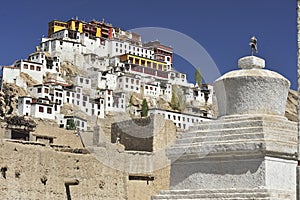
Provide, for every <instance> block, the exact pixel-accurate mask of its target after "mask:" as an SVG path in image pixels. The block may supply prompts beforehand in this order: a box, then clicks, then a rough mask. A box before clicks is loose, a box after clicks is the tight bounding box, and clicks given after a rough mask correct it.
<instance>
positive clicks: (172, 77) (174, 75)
mask: <svg viewBox="0 0 300 200" xmlns="http://www.w3.org/2000/svg"><path fill="white" fill-rule="evenodd" d="M168 74H169V76H168V82H169V83H171V84H173V85H180V86H185V87H189V86H190V83H188V81H187V78H186V74H185V73H180V72H177V71H175V70H172V71H170V72H168Z"/></svg>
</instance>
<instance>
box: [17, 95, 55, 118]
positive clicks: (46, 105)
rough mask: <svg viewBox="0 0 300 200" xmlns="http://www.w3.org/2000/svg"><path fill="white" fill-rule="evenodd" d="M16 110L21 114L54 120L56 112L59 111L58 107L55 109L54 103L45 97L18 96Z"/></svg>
mask: <svg viewBox="0 0 300 200" xmlns="http://www.w3.org/2000/svg"><path fill="white" fill-rule="evenodd" d="M18 112H19V114H21V115H26V116H32V117H35V118H43V119H52V120H54V119H56V118H55V114H56V112H58V113H60V107H57V110H56V111H55V107H54V104H53V103H51V102H50V100H49V99H46V98H38V99H35V98H32V97H19V99H18Z"/></svg>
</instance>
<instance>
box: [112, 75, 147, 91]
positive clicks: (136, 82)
mask: <svg viewBox="0 0 300 200" xmlns="http://www.w3.org/2000/svg"><path fill="white" fill-rule="evenodd" d="M117 84H118V89H119V90H121V91H126V92H137V93H140V92H141V78H140V77H139V76H137V75H135V76H134V75H131V74H124V75H121V76H119V77H118V78H117Z"/></svg>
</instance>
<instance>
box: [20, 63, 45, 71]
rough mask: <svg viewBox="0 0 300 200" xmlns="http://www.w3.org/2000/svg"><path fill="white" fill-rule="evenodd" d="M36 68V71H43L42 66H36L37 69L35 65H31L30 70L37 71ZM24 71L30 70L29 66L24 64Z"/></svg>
mask: <svg viewBox="0 0 300 200" xmlns="http://www.w3.org/2000/svg"><path fill="white" fill-rule="evenodd" d="M35 68H36V71H41V70H42V68H41V66H36V67H35V66H34V65H29V69H30V70H35ZM23 69H28V64H24V65H23Z"/></svg>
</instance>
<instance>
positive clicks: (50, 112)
mask: <svg viewBox="0 0 300 200" xmlns="http://www.w3.org/2000/svg"><path fill="white" fill-rule="evenodd" d="M39 112H40V113H44V107H43V106H39ZM47 113H48V114H52V108H49V107H48V108H47Z"/></svg>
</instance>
